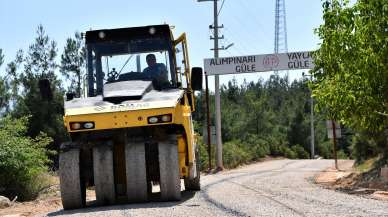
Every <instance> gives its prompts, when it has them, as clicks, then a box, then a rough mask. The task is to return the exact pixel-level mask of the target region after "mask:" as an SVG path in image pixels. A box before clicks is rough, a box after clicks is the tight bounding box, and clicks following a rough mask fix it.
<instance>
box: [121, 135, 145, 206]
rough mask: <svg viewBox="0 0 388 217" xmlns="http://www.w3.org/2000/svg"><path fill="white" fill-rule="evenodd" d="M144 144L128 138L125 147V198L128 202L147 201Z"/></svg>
mask: <svg viewBox="0 0 388 217" xmlns="http://www.w3.org/2000/svg"><path fill="white" fill-rule="evenodd" d="M144 146H145V143H144V140H143V139H142V138H130V139H128V143H127V144H126V145H125V165H126V175H127V197H128V201H130V202H144V201H147V172H146V158H145V147H144Z"/></svg>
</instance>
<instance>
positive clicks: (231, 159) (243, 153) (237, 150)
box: [223, 140, 252, 168]
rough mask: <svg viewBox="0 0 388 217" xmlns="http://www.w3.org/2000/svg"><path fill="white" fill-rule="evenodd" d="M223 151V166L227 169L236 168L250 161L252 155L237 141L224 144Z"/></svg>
mask: <svg viewBox="0 0 388 217" xmlns="http://www.w3.org/2000/svg"><path fill="white" fill-rule="evenodd" d="M223 150H224V153H223V154H224V155H223V157H224V166H225V167H227V168H233V167H237V166H238V165H240V164H243V163H246V162H248V161H249V160H250V159H252V155H250V154H249V153H248V152H247V148H244V145H241V141H239V140H234V141H231V142H226V143H224V148H223Z"/></svg>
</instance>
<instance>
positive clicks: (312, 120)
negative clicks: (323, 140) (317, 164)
mask: <svg viewBox="0 0 388 217" xmlns="http://www.w3.org/2000/svg"><path fill="white" fill-rule="evenodd" d="M311 80H312V79H311ZM310 106H311V107H310V113H311V115H310V128H311V159H314V156H315V144H314V143H315V132H314V98H313V93H312V91H311V95H310Z"/></svg>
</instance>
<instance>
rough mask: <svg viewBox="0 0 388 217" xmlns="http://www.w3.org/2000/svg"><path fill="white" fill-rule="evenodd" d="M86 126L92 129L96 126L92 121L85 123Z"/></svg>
mask: <svg viewBox="0 0 388 217" xmlns="http://www.w3.org/2000/svg"><path fill="white" fill-rule="evenodd" d="M84 128H85V129H92V128H94V123H92V122H87V123H84Z"/></svg>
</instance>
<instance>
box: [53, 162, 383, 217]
mask: <svg viewBox="0 0 388 217" xmlns="http://www.w3.org/2000/svg"><path fill="white" fill-rule="evenodd" d="M332 165H333V161H329V160H274V161H267V162H263V163H257V164H253V165H249V166H245V167H242V168H239V169H235V170H230V171H225V172H221V173H218V174H213V175H207V176H202V177H201V178H202V180H201V184H202V190H201V191H200V192H197V193H191V192H183V200H182V201H180V202H152V203H143V204H131V205H116V206H109V207H91V208H86V209H81V210H74V211H62V210H60V211H56V212H52V213H48V214H47V215H48V216H152V217H156V216H200V217H207V216H388V202H384V201H377V200H373V199H367V198H362V197H359V196H355V195H348V194H344V193H341V192H335V191H332V190H327V189H323V188H321V187H319V186H317V185H315V184H313V183H312V177H313V176H314V174H316V173H317V172H319V171H321V170H323V169H325V168H327V167H330V166H332Z"/></svg>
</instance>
